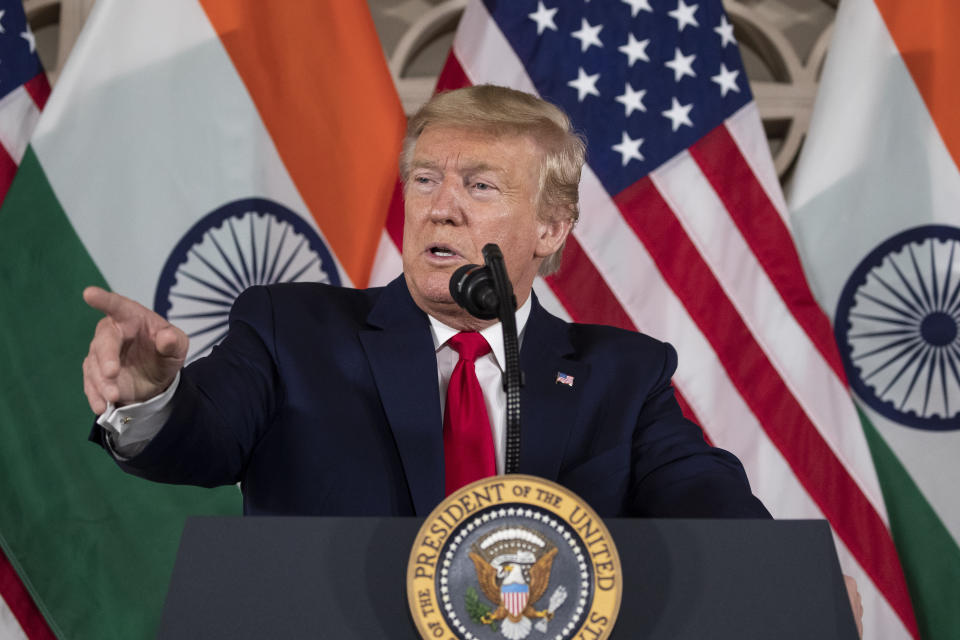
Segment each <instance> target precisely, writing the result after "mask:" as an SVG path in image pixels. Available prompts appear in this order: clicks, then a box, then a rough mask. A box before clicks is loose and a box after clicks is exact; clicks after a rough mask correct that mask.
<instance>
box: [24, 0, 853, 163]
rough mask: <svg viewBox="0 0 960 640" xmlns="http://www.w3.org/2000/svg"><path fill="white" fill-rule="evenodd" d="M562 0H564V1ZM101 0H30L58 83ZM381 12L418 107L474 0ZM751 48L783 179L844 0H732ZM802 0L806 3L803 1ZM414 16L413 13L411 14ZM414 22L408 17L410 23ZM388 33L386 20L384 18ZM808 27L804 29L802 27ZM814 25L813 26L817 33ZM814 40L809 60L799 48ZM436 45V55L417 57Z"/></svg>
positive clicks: (388, 3) (741, 35)
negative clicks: (395, 35) (396, 31)
mask: <svg viewBox="0 0 960 640" xmlns="http://www.w3.org/2000/svg"><path fill="white" fill-rule="evenodd" d="M558 1H559V0H558ZM94 2H95V0H25V1H24V7H25V8H26V11H27V16H28V18H29V20H30V24H31V26H32V28H33V30H34V31H35V32H43V33H44V35H46V36H48V37H45V38H41V39H40V42H39V45H38V46H40V48H41V57H42V58H43V60H44V64H45V65H46V66H47V71H48V74H49V75H50V79H51V82H52V83H55V82H56V79H57V77H58V76H59V73H60V70H61V69H62V68H63V64H64V62H65V61H66V59H67V56H68V55H69V53H70V50H71V49H72V48H73V45H74V43H75V42H76V40H77V37H78V36H79V34H80V29H81V28H82V26H83V23H84V21H85V20H86V18H87V16H88V15H89V13H90V10H91V9H92V8H93V4H94ZM369 3H370V7H371V11H372V12H373V15H374V19H375V20H377V19H378V18H382V17H384V16H387V17H389V19H390V20H391V21H392V25H391V26H393V27H394V28H395V26H396V23H397V22H398V21H399V22H401V26H402V27H403V31H402V33H401V35H400V37H399V40H397V41H396V44H394V45H392V46H391V45H389V44H387V45H385V46H386V48H387V49H388V50H387V57H388V61H389V66H390V71H391V73H392V74H393V78H394V82H395V84H396V86H397V91H398V93H399V94H400V99H401V101H402V102H403V108H404V111H406V113H408V114H410V113H412V112H413V111H415V110H416V109H417V108H418V107H419V106H420V105H421V104H423V103H424V101H426V100H427V99H428V98H429V97H430V94H431V93H432V92H433V88H434V85H435V84H436V74H437V73H439V70H440V69H441V68H442V66H443V62H444V60H443V59H444V58H445V56H446V50H445V48H443V47H436V46H434V47H433V48H431V45H436V44H437V43H438V42H443V41H444V40H449V39H450V38H451V35H452V33H453V32H454V31H455V30H456V28H457V23H458V21H459V20H460V16H461V15H462V13H463V10H464V7H465V6H466V4H467V0H442V1H437V0H369ZM724 6H725V7H726V10H727V13H728V15H729V16H730V21H731V22H732V23H733V25H734V30H735V34H736V37H737V40H738V41H739V43H740V47H741V50H742V51H743V52H744V58H745V64H746V67H747V74H748V77H749V79H750V86H751V89H752V91H753V94H754V96H755V98H756V101H757V106H758V108H759V110H760V115H761V117H762V118H763V123H764V127H765V129H766V132H767V137H768V140H769V141H770V146H771V150H772V152H773V157H774V162H775V164H776V168H777V172H778V173H779V175H780V177H781V179H787V178H788V177H789V173H790V169H791V168H792V166H793V163H794V161H795V160H796V157H797V154H798V153H799V151H800V147H801V144H802V142H803V138H804V136H805V134H806V132H807V129H808V127H809V124H810V114H811V112H812V109H813V101H814V97H815V96H816V92H817V83H818V78H819V75H820V71H821V69H822V67H823V60H824V57H825V56H826V52H827V48H828V46H829V44H830V37H831V35H832V31H833V29H832V23H833V8H834V7H835V6H836V0H806V3H805V4H803V5H798V3H797V2H796V0H724ZM798 6H801V8H799V9H798V8H797V7H798ZM411 16H412V17H411ZM404 22H405V23H406V24H403V23H404ZM378 29H379V30H380V33H381V38H382V39H383V40H384V41H385V42H387V41H388V40H390V38H389V37H387V36H386V34H385V27H384V20H379V21H378ZM800 32H802V33H800ZM811 32H812V33H811ZM804 47H809V51H808V53H807V55H806V59H803V57H802V56H801V54H800V53H798V50H800V49H801V48H804ZM425 52H428V57H430V58H431V59H428V60H427V61H426V62H425V63H424V62H423V61H421V62H420V64H418V65H414V64H413V63H414V61H417V60H418V59H419V58H421V57H422V56H423V55H424V54H425ZM414 66H417V67H419V68H421V69H422V68H424V67H428V68H430V69H433V70H435V71H434V72H433V74H432V75H417V74H415V73H412V72H411V69H412V68H413V67H414Z"/></svg>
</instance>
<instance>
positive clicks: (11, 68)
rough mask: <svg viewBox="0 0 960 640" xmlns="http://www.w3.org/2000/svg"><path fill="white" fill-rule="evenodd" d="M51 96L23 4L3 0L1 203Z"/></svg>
mask: <svg viewBox="0 0 960 640" xmlns="http://www.w3.org/2000/svg"><path fill="white" fill-rule="evenodd" d="M49 95H50V85H49V83H48V82H47V75H46V74H45V73H44V72H43V67H42V66H41V64H40V58H39V57H37V44H36V40H35V38H34V35H33V31H31V30H30V25H29V24H28V23H27V16H26V14H24V12H23V4H22V3H21V2H20V0H2V1H0V203H2V202H3V198H4V197H5V196H6V195H7V191H8V190H9V189H10V183H11V182H13V176H14V175H15V174H16V172H17V167H18V166H20V160H21V159H22V158H23V153H24V151H25V150H26V148H27V143H28V142H29V141H30V134H31V133H32V132H33V128H34V127H35V126H36V124H37V120H38V119H39V118H40V111H41V110H42V109H43V106H44V105H45V104H46V103H47V96H49Z"/></svg>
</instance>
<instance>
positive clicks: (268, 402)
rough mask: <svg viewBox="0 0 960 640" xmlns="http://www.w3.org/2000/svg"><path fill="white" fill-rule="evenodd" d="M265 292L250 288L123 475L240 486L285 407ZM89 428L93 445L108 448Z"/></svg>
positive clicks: (185, 375)
mask: <svg viewBox="0 0 960 640" xmlns="http://www.w3.org/2000/svg"><path fill="white" fill-rule="evenodd" d="M272 313H273V306H272V304H271V301H270V292H269V290H268V289H266V288H264V287H252V288H250V289H247V290H246V291H245V292H244V293H243V294H241V295H240V296H239V297H238V298H237V300H236V302H235V303H234V306H233V309H232V310H231V313H230V332H229V333H228V335H227V337H226V338H225V339H224V341H223V342H222V343H221V344H220V345H218V346H216V347H214V349H213V352H212V354H211V355H210V356H209V357H207V358H203V359H200V360H198V361H196V362H194V363H193V364H191V365H189V366H188V367H186V368H185V369H184V370H183V372H182V375H181V378H180V386H179V387H178V389H177V392H176V395H175V396H174V399H173V412H172V414H171V416H170V418H169V420H168V421H167V422H166V423H165V425H164V427H163V428H162V429H161V430H160V432H159V433H158V434H157V435H156V437H154V439H153V440H152V441H151V442H150V444H149V445H147V447H146V448H145V449H144V450H143V451H142V452H141V453H140V454H138V455H136V456H134V457H132V458H129V459H127V460H118V461H117V462H118V464H119V465H120V467H121V468H123V469H124V470H125V471H127V472H129V473H132V474H134V475H137V476H140V477H144V478H147V479H150V480H155V481H159V482H169V483H176V484H194V485H200V486H207V487H211V486H218V485H225V484H233V483H236V482H239V481H240V480H241V479H242V475H243V470H244V466H245V464H246V460H247V459H248V456H249V454H250V452H251V451H252V449H253V447H254V446H255V444H256V442H257V441H258V440H259V439H260V438H261V437H262V436H263V434H264V432H265V431H266V430H267V429H269V427H270V425H271V424H272V416H273V415H274V414H275V412H276V410H277V407H278V405H279V404H280V403H282V402H283V389H282V385H281V382H280V376H279V375H278V371H277V369H276V362H277V359H276V357H275V356H276V354H275V353H274V352H273V351H274V349H275V346H274V341H273V340H272V338H273V328H274V320H273V317H272ZM105 438H106V433H105V432H104V431H103V429H102V428H101V427H99V426H98V425H95V426H94V429H93V431H92V432H91V437H90V439H91V440H93V441H95V442H98V443H100V444H101V445H103V444H105Z"/></svg>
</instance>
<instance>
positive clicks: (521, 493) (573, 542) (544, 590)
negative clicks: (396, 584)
mask: <svg viewBox="0 0 960 640" xmlns="http://www.w3.org/2000/svg"><path fill="white" fill-rule="evenodd" d="M504 510H507V511H509V512H510V514H511V516H510V517H511V518H512V520H511V521H512V522H517V520H516V518H524V517H526V516H524V514H525V513H527V514H529V513H531V512H534V513H535V514H536V516H535V518H528V519H529V521H530V522H529V526H528V525H527V524H523V525H510V526H509V527H500V528H497V527H496V526H495V523H492V524H490V525H488V522H489V521H491V520H495V519H496V518H497V517H498V515H503V514H504V513H505V511H504ZM484 514H486V515H487V516H489V517H488V518H482V516H483V515H484ZM481 519H482V520H483V524H481V525H477V524H476V523H478V522H479V521H480V520H481ZM553 519H555V520H554V521H553V523H552V525H550V524H547V521H548V520H553ZM524 522H525V521H524ZM551 526H552V527H553V531H551ZM474 527H486V528H487V529H490V530H491V532H490V533H486V534H485V535H484V537H482V538H480V540H482V541H483V542H482V545H481V544H478V542H474V544H473V545H471V548H470V549H466V548H462V549H459V548H457V547H456V546H455V545H456V543H457V542H458V541H459V540H461V539H463V538H464V536H465V534H466V533H468V532H471V531H473V530H474ZM538 527H539V528H540V529H542V531H543V533H544V534H550V535H552V536H553V537H557V532H558V531H564V532H566V533H567V534H568V535H567V536H566V538H565V539H566V542H567V543H569V546H570V547H571V549H572V550H573V551H574V552H575V553H576V554H577V555H576V557H577V558H578V559H579V560H578V562H582V563H584V564H586V565H589V571H588V573H589V576H590V578H591V580H590V581H588V582H586V583H580V582H577V583H576V584H571V585H569V588H565V587H564V586H563V585H559V586H553V585H552V584H548V581H549V578H550V572H551V566H552V563H553V561H554V558H555V557H556V556H557V548H556V546H554V545H553V544H545V543H544V542H543V541H541V542H538V534H537V531H538ZM478 530H479V529H478ZM518 530H519V531H520V533H517V531H518ZM572 534H575V535H572ZM452 536H459V537H453V539H452V540H451V537H452ZM511 536H513V537H514V538H516V540H513V541H511V539H510V538H511ZM475 537H476V536H474V538H475ZM577 538H579V541H578V540H577ZM464 542H465V540H464ZM560 542H561V546H563V544H562V543H563V542H564V539H561V540H560ZM538 545H539V547H538ZM481 546H484V549H481V548H480V547H481ZM581 546H582V549H581ZM454 549H455V550H456V551H457V552H458V554H457V555H456V556H455V558H456V562H457V563H458V564H462V565H463V566H465V567H467V568H466V569H463V568H461V571H464V570H467V571H469V572H471V575H473V573H472V572H473V571H474V570H475V571H476V576H477V580H476V581H475V583H474V585H473V586H471V587H470V588H469V589H468V590H467V591H472V593H469V594H467V595H466V598H467V599H468V600H469V599H470V598H473V602H472V603H471V604H468V605H466V606H467V607H468V608H469V607H471V606H472V607H473V609H474V611H476V610H477V608H478V607H482V608H481V610H482V611H485V613H484V614H483V615H482V616H481V617H478V618H477V619H476V620H474V622H477V621H480V624H483V625H490V626H489V629H490V632H489V633H479V632H477V631H473V632H469V634H470V635H469V637H470V638H476V639H478V640H479V639H480V638H490V639H491V640H494V639H496V638H502V637H509V638H518V639H520V638H527V637H529V638H530V639H531V640H533V639H534V638H556V637H558V636H560V637H563V638H584V639H585V640H604V639H605V638H607V637H608V636H609V635H610V632H611V631H612V630H613V625H614V622H615V621H616V618H617V613H618V612H619V610H620V598H621V595H622V590H623V574H622V572H621V568H620V556H619V555H618V554H617V549H616V546H615V544H614V541H613V538H612V537H611V536H610V532H609V531H608V530H607V528H606V526H605V525H604V524H603V522H602V521H601V520H600V518H599V517H598V516H597V514H596V513H595V512H594V511H593V509H591V508H590V506H589V505H588V504H587V503H586V502H585V501H584V500H583V499H581V498H580V497H579V496H577V495H576V494H574V493H573V492H571V491H569V490H568V489H566V488H564V487H562V486H560V485H558V484H556V483H555V482H551V481H549V480H545V479H543V478H538V477H535V476H527V475H519V474H510V475H503V476H492V477H490V478H484V479H483V480H478V481H477V482H474V483H472V484H469V485H467V486H465V487H463V488H462V489H459V490H458V491H456V492H455V493H453V494H451V495H449V496H447V498H446V499H445V500H444V501H443V502H441V503H440V504H439V505H438V506H437V508H436V509H434V510H433V512H431V513H430V515H429V516H428V517H427V519H426V520H425V521H424V523H423V525H422V526H421V527H420V531H419V532H418V533H417V537H416V540H415V541H414V544H413V548H412V549H411V550H410V559H409V561H408V563H407V602H408V604H409V607H410V615H411V616H412V618H413V621H414V623H415V624H416V627H417V630H418V631H419V632H420V636H421V637H422V638H425V639H430V640H433V639H438V640H453V639H454V638H459V639H461V640H463V639H464V638H466V637H467V635H466V634H465V633H463V632H462V631H461V630H460V629H462V628H463V626H462V623H461V626H460V628H459V629H458V628H453V627H451V624H450V622H449V620H448V615H447V614H445V613H444V610H445V606H444V605H445V603H448V602H450V600H451V598H452V599H458V598H463V597H464V594H457V593H453V594H449V593H446V592H445V591H444V593H443V594H441V592H440V591H441V588H442V589H446V584H447V580H446V579H445V577H444V578H443V579H442V580H441V578H442V577H443V576H445V575H446V574H444V573H443V571H444V568H445V565H444V562H445V558H444V557H441V554H442V553H444V551H445V550H446V552H447V553H448V554H450V553H452V552H453V550H454ZM497 549H500V550H501V551H500V556H499V558H495V559H493V560H492V561H491V558H492V557H493V556H494V555H495V554H496V552H497ZM447 558H449V556H447ZM467 558H469V559H467ZM503 558H507V559H506V560H504V559H503ZM510 558H515V559H516V562H513V561H511V560H510ZM471 561H472V562H471ZM498 563H499V564H498ZM447 564H448V565H449V562H448V563H447ZM447 568H449V566H448V567H447ZM577 570H578V569H577V568H574V571H577ZM441 582H442V584H443V587H441V586H440V585H441ZM498 583H499V584H501V585H508V583H516V584H517V585H518V586H517V587H516V589H514V591H515V592H520V593H521V594H522V597H521V598H519V599H517V598H514V599H512V600H510V602H504V601H503V600H508V599H509V598H508V596H504V597H503V599H502V600H501V599H500V594H501V592H500V591H498V589H502V588H504V587H501V586H498ZM581 584H582V588H583V593H589V594H591V596H592V597H591V598H590V599H589V601H588V602H585V606H584V607H583V611H582V613H581V614H579V615H577V616H575V620H576V621H575V622H571V621H570V620H571V619H570V617H569V611H571V610H576V607H578V606H579V603H580V598H579V596H578V595H577V594H576V593H574V594H569V590H570V589H571V588H572V589H578V588H581ZM477 592H479V593H480V594H482V595H480V596H477ZM551 592H552V594H553V595H552V596H551ZM559 592H562V593H559ZM503 593H506V590H504V591H503ZM568 594H569V595H568ZM483 595H486V598H487V600H493V599H494V598H497V600H494V601H493V602H491V603H489V604H490V606H484V605H483V604H480V605H478V604H477V603H478V602H485V601H481V600H480V599H481V598H483ZM558 595H559V596H560V597H558ZM541 596H542V597H541ZM571 596H572V597H571ZM567 598H569V602H568V605H567V608H566V609H564V611H565V612H566V616H567V617H565V618H564V619H565V620H568V622H567V623H566V625H564V626H555V627H554V628H551V629H550V631H549V633H546V635H545V634H544V631H546V627H545V626H542V625H546V624H548V621H549V620H552V619H553V615H554V610H557V609H558V607H562V606H563V604H562V603H563V602H564V601H565V599H567ZM528 600H529V602H528ZM477 615H479V614H477ZM558 615H559V614H558ZM452 619H454V620H457V619H458V618H457V617H456V616H455V615H454V616H453V617H452ZM534 623H536V625H541V626H537V627H536V628H537V629H539V630H540V632H539V633H533V629H532V628H531V627H532V625H533V624H534ZM498 624H499V625H501V627H498V626H497V625H498ZM556 624H558V625H562V624H563V622H562V621H558V622H557V623H556ZM474 628H476V625H474Z"/></svg>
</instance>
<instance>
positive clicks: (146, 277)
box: [0, 0, 404, 640]
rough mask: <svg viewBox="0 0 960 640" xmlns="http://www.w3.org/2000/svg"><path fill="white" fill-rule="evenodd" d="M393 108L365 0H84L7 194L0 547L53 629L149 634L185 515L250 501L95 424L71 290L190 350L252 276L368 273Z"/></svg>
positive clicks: (393, 146)
mask: <svg viewBox="0 0 960 640" xmlns="http://www.w3.org/2000/svg"><path fill="white" fill-rule="evenodd" d="M403 128H404V117H403V112H402V110H401V107H400V103H399V100H398V98H397V96H396V93H395V90H394V88H393V84H392V82H391V79H390V76H389V73H388V71H387V67H386V64H385V61H384V59H383V54H382V50H381V47H380V43H379V41H378V40H377V36H376V33H375V30H374V27H373V23H372V20H371V19H370V16H369V13H368V9H367V7H366V5H365V3H357V2H339V1H336V2H334V1H329V2H309V3H303V2H297V3H291V2H262V1H261V0H155V1H152V2H129V1H126V0H100V1H99V2H98V3H97V5H96V7H95V9H94V11H93V13H92V14H91V15H90V18H89V20H88V22H87V24H86V27H85V29H84V31H83V33H82V35H81V37H80V39H79V41H78V42H77V45H76V48H75V49H74V52H73V54H72V56H71V58H70V60H69V62H68V63H67V65H66V67H65V69H64V71H63V73H62V75H61V77H60V80H59V84H58V85H57V87H56V89H55V91H54V92H53V94H52V96H51V98H50V101H49V102H48V104H47V106H46V109H45V110H44V112H43V114H42V116H41V119H40V121H39V123H38V125H37V129H36V131H35V134H34V136H33V139H32V142H31V144H30V145H29V147H28V148H27V149H26V152H25V154H24V157H23V161H22V164H21V167H20V171H19V173H18V175H17V177H16V179H15V181H14V183H13V185H12V188H11V191H10V192H9V194H8V196H7V199H6V202H5V203H4V206H3V209H2V210H0V222H2V230H0V300H2V302H0V328H2V331H0V363H2V367H3V374H2V379H3V385H2V387H0V486H2V487H3V490H2V492H0V543H2V549H3V551H4V552H5V554H6V556H7V557H8V558H9V561H10V563H11V565H12V567H13V569H14V570H15V573H16V575H17V576H19V579H20V581H21V582H22V585H23V586H24V587H25V588H26V590H27V591H28V592H29V594H30V595H32V597H33V599H34V601H35V602H36V605H37V607H38V608H39V610H40V611H41V612H42V613H43V615H44V617H45V619H46V622H47V623H48V624H49V627H50V630H52V632H53V633H54V634H55V635H57V636H59V637H64V638H96V639H97V640H103V639H109V638H118V639H121V638H123V639H126V638H138V637H148V636H152V635H153V633H154V632H155V629H156V624H157V621H158V619H159V612H160V608H161V606H162V603H163V598H164V595H165V591H166V585H167V581H168V579H169V575H170V570H171V566H172V561H173V558H174V554H175V550H176V546H177V542H178V538H179V534H180V530H181V528H182V525H183V521H184V518H185V516H186V515H188V514H197V513H204V514H235V513H239V507H240V499H239V495H238V493H237V490H236V488H233V487H229V488H224V489H220V490H217V491H209V490H206V489H195V488H183V487H169V486H161V485H156V484H150V483H147V482H144V481H142V480H139V479H136V478H133V477H129V476H126V475H125V474H123V473H122V472H120V470H119V469H117V468H116V467H115V466H114V465H113V464H111V463H110V461H109V460H108V459H107V458H106V457H105V455H104V453H103V452H102V451H100V450H99V449H98V448H97V447H94V446H93V445H91V444H88V443H86V441H85V440H86V436H87V429H88V426H89V425H90V424H92V420H93V416H92V415H91V413H90V410H89V408H88V407H87V406H86V401H85V398H84V396H83V393H82V385H81V375H80V363H81V361H82V359H83V357H84V355H85V353H86V349H87V344H88V342H89V339H90V337H91V335H92V331H93V327H94V324H95V323H96V321H97V314H96V313H95V312H93V311H92V310H90V309H87V308H85V306H84V304H83V302H82V300H81V297H80V293H81V291H82V289H83V287H84V286H86V285H89V284H99V285H101V286H106V287H109V288H111V289H113V290H115V291H118V292H120V293H123V294H125V295H127V296H130V297H132V298H134V299H136V300H138V301H139V302H141V303H142V304H144V305H146V306H148V307H152V308H155V309H157V310H158V311H159V312H161V313H163V314H165V315H167V317H169V318H170V319H171V320H172V321H174V322H176V323H178V324H179V325H180V326H181V327H183V328H184V329H185V330H186V331H187V332H188V333H190V334H191V345H192V347H191V353H190V357H197V356H199V355H201V354H202V353H203V352H204V351H205V350H206V349H207V348H208V347H209V346H210V345H211V344H213V343H214V342H215V341H216V340H217V339H218V338H219V336H220V335H221V334H222V332H223V331H224V329H225V321H226V313H227V311H228V310H229V307H230V303H231V302H232V299H233V298H234V297H235V296H236V295H237V293H238V292H239V291H240V290H242V289H243V288H244V287H246V286H248V285H250V284H254V283H262V282H275V281H287V280H322V281H328V282H333V283H339V284H342V285H355V286H362V285H365V284H366V283H367V281H368V279H369V275H370V273H369V272H370V268H371V265H372V263H373V259H374V255H375V253H376V251H377V245H378V242H379V241H380V237H381V233H382V229H383V225H384V219H385V216H386V211H387V209H388V204H389V202H390V198H391V195H392V193H393V190H394V188H395V184H396V150H397V149H398V148H399V143H400V139H401V137H402V135H403ZM0 593H2V591H0ZM6 611H9V610H6ZM3 612H4V609H3V607H2V606H0V636H2V637H13V638H20V637H24V636H25V635H28V636H29V637H39V636H37V635H35V634H34V632H32V631H31V630H30V629H22V628H20V627H19V626H18V624H17V621H16V619H15V617H11V616H10V615H4V613H3ZM38 633H39V632H38Z"/></svg>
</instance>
